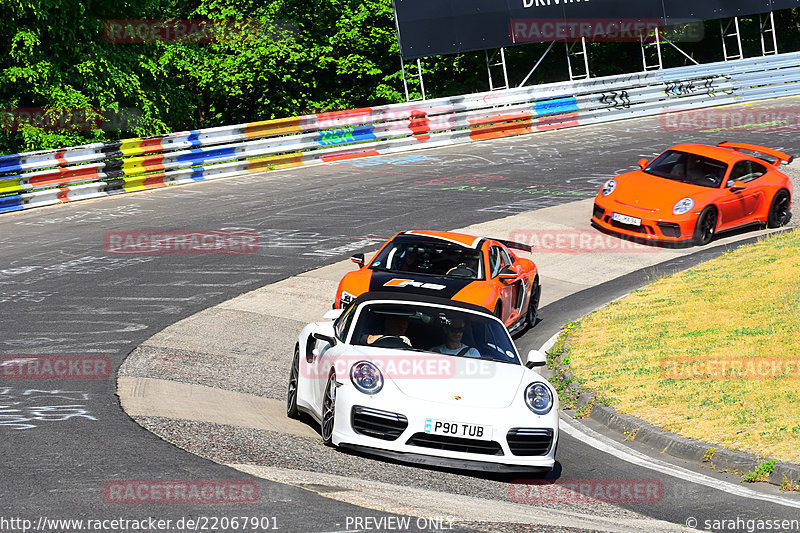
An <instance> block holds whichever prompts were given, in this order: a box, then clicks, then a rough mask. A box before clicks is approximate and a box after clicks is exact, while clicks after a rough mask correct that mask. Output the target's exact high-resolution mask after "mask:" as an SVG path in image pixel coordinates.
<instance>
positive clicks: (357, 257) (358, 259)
mask: <svg viewBox="0 0 800 533" xmlns="http://www.w3.org/2000/svg"><path fill="white" fill-rule="evenodd" d="M350 261H352V262H353V263H355V264H357V265H358V268H364V254H353V257H351V258H350Z"/></svg>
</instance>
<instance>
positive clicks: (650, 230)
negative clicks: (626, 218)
mask: <svg viewBox="0 0 800 533" xmlns="http://www.w3.org/2000/svg"><path fill="white" fill-rule="evenodd" d="M605 218H606V219H607V220H606V222H608V223H609V224H611V225H612V226H614V227H615V228H621V229H624V230H628V231H633V232H635V233H644V234H650V235H654V234H655V232H654V231H653V228H651V227H650V226H645V225H641V226H632V225H630V224H623V223H622V222H617V221H616V220H611V217H605Z"/></svg>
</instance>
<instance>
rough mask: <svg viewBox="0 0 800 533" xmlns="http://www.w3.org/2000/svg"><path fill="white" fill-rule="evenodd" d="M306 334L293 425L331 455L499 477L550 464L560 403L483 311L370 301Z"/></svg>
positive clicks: (539, 361)
mask: <svg viewBox="0 0 800 533" xmlns="http://www.w3.org/2000/svg"><path fill="white" fill-rule="evenodd" d="M325 318H326V319H328V320H332V321H328V322H314V323H312V324H309V325H307V326H306V327H305V328H303V330H302V331H301V332H300V335H299V337H298V341H297V344H296V345H295V349H294V358H293V360H292V368H291V373H290V377H289V390H288V394H287V414H288V415H289V416H290V417H292V418H297V417H299V415H300V413H301V412H303V413H307V414H309V415H310V416H311V417H313V418H314V419H315V420H316V421H317V422H318V423H319V424H320V426H321V433H322V440H323V442H325V444H328V445H333V446H338V447H342V448H350V449H354V450H357V451H360V452H364V453H369V454H375V455H380V456H384V457H388V458H391V459H395V460H398V461H402V462H407V463H416V464H430V465H438V466H443V467H448V468H459V469H475V470H483V471H492V472H536V471H538V472H546V471H550V470H552V469H553V466H554V464H555V454H556V447H557V443H558V396H557V394H556V391H555V389H554V388H553V387H552V386H551V385H550V383H548V382H547V381H546V380H545V379H544V378H543V377H542V376H540V375H539V374H538V373H536V372H534V371H533V367H535V366H542V365H544V364H545V356H544V354H542V353H541V352H538V351H535V350H532V351H531V352H530V353H529V354H528V362H527V364H523V363H522V361H521V360H520V356H519V354H518V353H517V350H516V347H515V346H514V343H513V341H512V340H511V337H510V336H509V334H508V330H506V328H505V326H504V325H503V323H502V322H501V321H500V320H498V319H497V318H495V317H494V316H492V315H491V314H489V313H488V311H486V310H485V309H483V308H481V307H477V306H473V305H470V304H465V303H459V302H454V301H452V300H443V299H438V298H429V297H425V296H420V295H413V296H409V295H397V294H385V293H384V294H381V293H375V292H370V293H366V294H364V295H362V296H360V297H359V298H357V299H356V300H355V301H354V302H353V303H352V304H351V305H350V306H349V307H347V309H345V310H341V309H335V310H332V311H329V312H328V313H326V314H325Z"/></svg>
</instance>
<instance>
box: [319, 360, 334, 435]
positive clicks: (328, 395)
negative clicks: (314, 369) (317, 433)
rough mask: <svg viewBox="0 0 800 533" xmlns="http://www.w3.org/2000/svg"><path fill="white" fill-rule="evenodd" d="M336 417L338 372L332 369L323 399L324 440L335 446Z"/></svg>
mask: <svg viewBox="0 0 800 533" xmlns="http://www.w3.org/2000/svg"><path fill="white" fill-rule="evenodd" d="M335 419H336V374H335V373H334V372H333V371H331V375H330V376H329V377H328V384H327V385H326V386H325V398H324V399H323V400H322V442H323V444H325V446H333V424H334V422H335Z"/></svg>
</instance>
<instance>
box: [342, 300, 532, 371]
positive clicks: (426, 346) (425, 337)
mask: <svg viewBox="0 0 800 533" xmlns="http://www.w3.org/2000/svg"><path fill="white" fill-rule="evenodd" d="M350 344H356V345H361V346H374V347H377V348H393V349H400V350H410V351H422V352H436V353H442V354H447V355H452V356H454V357H472V358H479V359H484V360H491V361H500V362H504V363H513V364H520V362H519V358H518V356H517V351H516V349H515V347H514V344H513V342H512V341H511V338H510V337H509V336H508V332H507V331H506V329H505V327H504V326H503V324H501V323H500V322H498V321H496V320H493V319H492V318H491V317H488V316H482V315H479V314H475V313H470V312H466V311H457V310H454V309H450V308H440V307H429V306H422V305H412V304H407V303H381V304H364V305H362V306H361V310H360V312H359V313H358V318H357V319H356V323H355V325H354V326H353V335H352V337H351V341H350Z"/></svg>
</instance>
